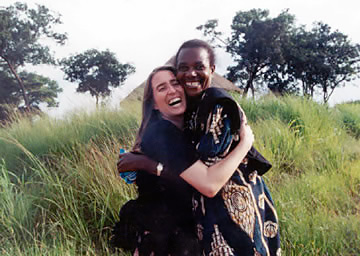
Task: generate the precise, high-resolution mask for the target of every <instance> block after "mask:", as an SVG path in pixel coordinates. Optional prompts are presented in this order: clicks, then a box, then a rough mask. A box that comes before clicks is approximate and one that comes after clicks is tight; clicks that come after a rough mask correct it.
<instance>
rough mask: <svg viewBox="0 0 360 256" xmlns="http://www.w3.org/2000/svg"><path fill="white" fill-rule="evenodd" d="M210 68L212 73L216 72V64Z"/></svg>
mask: <svg viewBox="0 0 360 256" xmlns="http://www.w3.org/2000/svg"><path fill="white" fill-rule="evenodd" d="M210 70H211V74H214V72H215V65H212V66H211V67H210Z"/></svg>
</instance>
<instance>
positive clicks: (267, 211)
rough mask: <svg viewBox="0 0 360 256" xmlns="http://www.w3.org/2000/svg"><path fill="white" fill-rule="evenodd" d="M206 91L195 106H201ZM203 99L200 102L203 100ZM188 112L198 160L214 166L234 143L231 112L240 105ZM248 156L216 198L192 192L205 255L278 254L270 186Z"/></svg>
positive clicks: (236, 141)
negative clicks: (202, 112) (205, 112)
mask: <svg viewBox="0 0 360 256" xmlns="http://www.w3.org/2000/svg"><path fill="white" fill-rule="evenodd" d="M204 97H206V93H204V95H203V96H202V98H201V99H200V101H199V102H197V106H201V104H202V103H203V99H204ZM203 104H204V103H203ZM200 113H201V110H200V111H199V109H198V108H193V109H190V111H188V113H187V116H188V119H187V120H185V132H186V133H188V134H189V135H188V136H192V137H191V141H192V142H193V144H194V145H196V149H197V152H198V153H199V154H200V159H201V160H202V161H203V162H205V164H207V165H209V166H210V165H213V164H215V163H216V162H217V161H220V160H221V159H223V158H224V157H225V156H226V155H227V154H228V153H229V151H230V150H231V149H232V148H233V147H234V146H235V145H236V143H238V141H239V137H238V134H237V133H235V132H234V130H236V129H234V127H232V125H233V123H232V121H233V120H234V119H233V118H232V116H231V115H239V110H238V109H235V110H234V109H231V108H229V107H228V106H225V105H224V104H214V105H213V107H212V111H210V112H209V113H208V115H207V116H201V114H200ZM249 165H250V164H249V163H248V161H247V159H244V161H243V162H242V163H241V164H240V165H239V168H238V170H237V171H235V173H234V174H233V176H232V177H231V179H230V180H229V181H228V182H227V183H226V184H225V185H224V187H223V188H222V189H221V191H220V192H219V193H218V194H217V195H216V196H215V197H214V198H207V197H204V196H203V195H201V194H200V193H198V192H194V195H193V200H192V202H193V211H194V215H195V219H196V222H197V227H198V237H199V238H201V239H200V240H201V243H202V247H203V254H204V255H235V256H238V255H262V256H275V255H280V253H281V250H280V239H279V237H280V234H279V226H278V218H277V214H276V211H275V208H274V205H273V201H272V198H271V196H270V193H269V190H268V188H267V187H266V185H265V183H264V180H263V179H262V177H261V176H260V175H258V173H257V171H256V170H255V171H252V170H253V168H249V167H251V166H249Z"/></svg>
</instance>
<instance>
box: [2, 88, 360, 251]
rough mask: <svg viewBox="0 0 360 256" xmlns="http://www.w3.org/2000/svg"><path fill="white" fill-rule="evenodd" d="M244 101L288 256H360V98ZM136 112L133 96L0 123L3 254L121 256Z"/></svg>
mask: <svg viewBox="0 0 360 256" xmlns="http://www.w3.org/2000/svg"><path fill="white" fill-rule="evenodd" d="M234 97H237V96H236V95H234ZM238 100H239V102H240V104H241V106H242V107H243V108H244V110H245V112H246V114H247V116H248V119H249V122H250V124H251V126H252V128H253V130H254V133H255V138H256V147H257V148H258V149H259V151H260V152H262V153H263V154H264V155H265V156H266V157H267V158H268V159H269V160H270V161H271V162H272V163H273V168H272V169H271V171H269V172H268V173H267V174H266V175H265V177H264V178H265V180H266V182H267V184H268V186H269V188H270V191H271V192H272V196H273V199H274V201H275V205H276V208H277V210H278V215H279V220H280V225H281V226H280V228H281V238H282V249H283V255H359V254H360V143H359V139H360V104H342V105H338V106H336V107H333V108H329V107H327V106H325V105H320V104H317V103H314V102H312V101H309V100H305V99H301V98H290V97H289V98H282V99H277V98H264V99H260V100H258V101H256V102H254V101H251V100H242V99H240V98H239V99H238ZM139 109H140V108H139V102H138V101H136V100H134V101H131V102H127V103H126V104H125V105H124V106H123V108H122V110H113V109H106V108H104V109H99V110H98V111H96V112H94V113H91V114H85V113H76V114H72V115H69V116H68V117H67V118H66V119H64V120H54V119H51V118H48V117H46V116H43V117H41V118H39V119H37V120H36V121H29V120H28V119H26V118H17V120H16V122H14V123H13V124H12V125H11V126H8V127H4V128H1V129H0V156H1V159H0V254H1V255H111V254H112V255H124V254H123V253H122V252H113V251H112V250H111V249H110V248H109V246H108V238H109V230H110V227H111V226H112V225H113V223H114V222H115V221H117V218H118V217H117V214H118V211H119V209H120V207H121V205H122V204H123V203H124V202H126V201H127V200H128V199H130V198H133V197H136V188H135V186H134V185H126V184H125V183H124V182H123V181H122V180H120V179H119V178H118V176H117V174H116V168H115V165H116V161H117V153H118V150H119V148H120V147H122V148H129V147H131V145H132V143H133V141H134V137H135V134H136V130H137V128H138V122H139Z"/></svg>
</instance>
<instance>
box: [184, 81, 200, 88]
mask: <svg viewBox="0 0 360 256" xmlns="http://www.w3.org/2000/svg"><path fill="white" fill-rule="evenodd" d="M186 86H188V87H199V86H200V83H199V82H187V83H186Z"/></svg>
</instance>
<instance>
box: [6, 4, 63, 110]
mask: <svg viewBox="0 0 360 256" xmlns="http://www.w3.org/2000/svg"><path fill="white" fill-rule="evenodd" d="M57 24H61V20H60V17H59V15H56V14H53V13H52V12H51V11H50V10H49V9H48V8H46V7H45V6H43V5H37V8H36V9H31V8H28V6H27V4H25V3H19V2H17V3H15V4H14V5H12V6H9V7H6V8H3V9H0V61H2V63H3V64H6V65H7V67H8V68H9V70H10V71H11V73H12V75H13V76H14V78H15V79H16V82H17V84H18V87H19V88H20V91H21V94H22V97H23V100H24V104H25V107H26V108H27V109H30V107H31V99H29V91H28V89H27V88H26V86H25V83H24V81H23V80H22V78H21V76H20V75H19V71H18V70H19V67H22V66H24V65H25V64H32V65H37V64H55V60H54V58H53V55H52V54H51V53H50V49H49V47H48V46H47V45H45V44H44V43H43V40H41V39H44V38H48V39H51V40H54V41H55V42H56V43H59V44H63V43H64V42H65V40H66V39H67V36H66V34H63V33H57V32H55V31H54V30H53V27H54V26H55V25H57ZM12 85H13V84H12Z"/></svg>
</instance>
